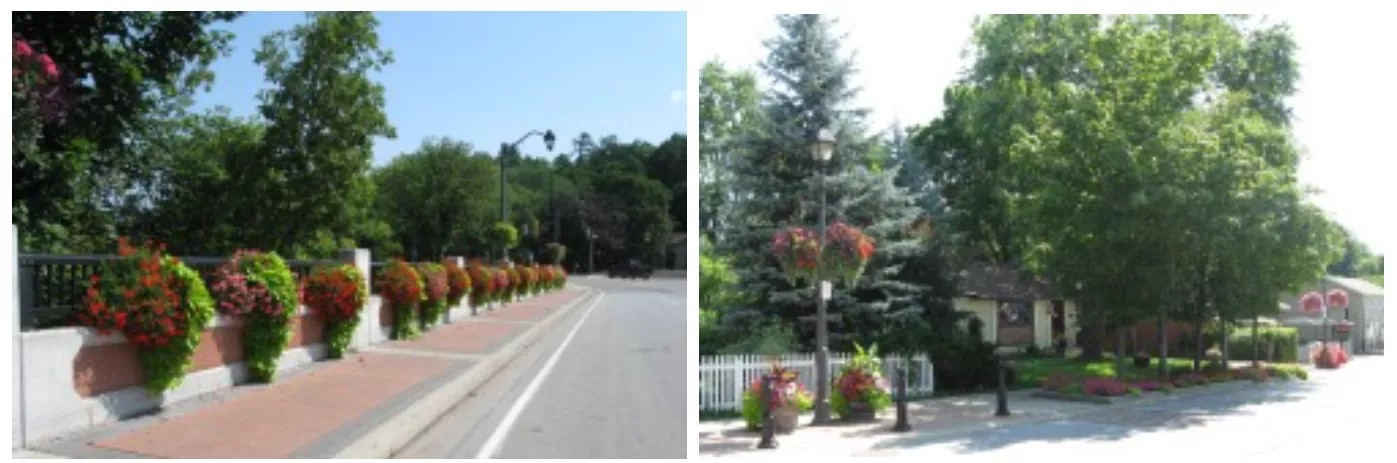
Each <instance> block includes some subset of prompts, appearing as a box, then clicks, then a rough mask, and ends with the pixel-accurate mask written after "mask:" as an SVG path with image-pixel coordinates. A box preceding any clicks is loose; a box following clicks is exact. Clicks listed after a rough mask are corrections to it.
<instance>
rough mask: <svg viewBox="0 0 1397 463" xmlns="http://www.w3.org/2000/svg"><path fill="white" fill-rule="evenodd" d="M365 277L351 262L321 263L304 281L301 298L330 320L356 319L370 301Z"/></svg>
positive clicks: (308, 305) (312, 308)
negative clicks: (331, 265)
mask: <svg viewBox="0 0 1397 463" xmlns="http://www.w3.org/2000/svg"><path fill="white" fill-rule="evenodd" d="M363 281H364V277H363V276H362V275H360V274H359V269H357V268H355V267H354V266H350V265H342V266H338V267H318V268H316V269H315V271H314V272H313V273H311V275H310V276H309V277H307V278H306V280H305V281H304V282H302V284H301V288H302V290H301V301H302V302H303V303H304V304H305V305H306V307H309V308H310V309H311V310H313V311H315V313H317V314H320V316H321V317H324V318H325V320H326V321H329V322H341V321H346V320H353V319H355V318H356V317H358V316H359V311H360V310H362V309H363V308H364V305H365V304H366V303H368V294H366V291H365V290H364V285H363Z"/></svg>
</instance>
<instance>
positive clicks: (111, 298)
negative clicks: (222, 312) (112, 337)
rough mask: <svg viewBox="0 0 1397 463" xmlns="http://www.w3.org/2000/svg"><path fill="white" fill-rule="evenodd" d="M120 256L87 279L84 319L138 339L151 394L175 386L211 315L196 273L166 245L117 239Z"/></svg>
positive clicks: (104, 329)
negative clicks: (134, 243)
mask: <svg viewBox="0 0 1397 463" xmlns="http://www.w3.org/2000/svg"><path fill="white" fill-rule="evenodd" d="M117 252H118V254H119V255H120V258H118V259H115V260H109V261H106V262H103V263H102V265H101V267H100V268H99V269H98V273H97V274H96V275H93V276H92V278H91V279H90V283H89V286H88V288H87V294H86V297H85V298H84V301H83V308H82V310H81V311H80V312H79V313H78V314H77V315H76V317H77V319H78V321H79V322H80V323H82V324H83V325H86V326H89V327H92V328H94V329H96V330H97V331H98V332H99V333H102V334H107V333H109V332H111V331H116V332H119V333H121V334H123V335H125V336H126V338H127V339H129V340H131V342H132V343H134V344H135V345H136V349H137V352H138V355H139V357H140V361H141V369H142V371H143V372H144V373H145V389H146V391H147V392H149V393H150V394H152V395H155V394H160V393H161V392H164V391H166V390H169V389H172V388H174V387H177V386H179V384H180V382H181V380H182V379H183V378H184V373H185V371H186V370H187V369H188V368H189V365H190V364H191V363H192V362H191V359H192V358H193V356H194V350H195V349H197V348H198V347H199V339H200V337H201V335H202V333H203V330H204V327H205V326H207V325H208V322H209V319H211V318H212V317H213V315H214V309H213V300H212V299H211V298H210V297H209V294H208V290H207V288H205V287H204V282H203V280H202V279H201V278H199V273H198V272H196V271H194V270H193V269H190V268H189V267H186V266H185V265H184V264H182V263H180V261H179V259H176V258H174V257H171V256H167V255H164V246H163V245H162V246H156V245H154V244H152V243H150V242H147V243H146V244H145V246H143V247H141V248H135V247H132V246H131V245H130V244H129V243H128V242H127V241H126V239H125V238H121V239H119V240H118V251H117Z"/></svg>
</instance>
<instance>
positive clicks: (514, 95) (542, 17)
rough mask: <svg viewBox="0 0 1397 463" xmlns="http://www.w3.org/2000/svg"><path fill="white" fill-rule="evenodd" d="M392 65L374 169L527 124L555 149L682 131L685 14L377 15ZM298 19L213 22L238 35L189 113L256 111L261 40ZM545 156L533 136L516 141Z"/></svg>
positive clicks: (281, 15) (294, 15)
mask: <svg viewBox="0 0 1397 463" xmlns="http://www.w3.org/2000/svg"><path fill="white" fill-rule="evenodd" d="M378 18H379V22H380V24H379V28H378V33H379V40H380V44H381V46H383V47H384V48H387V49H389V50H392V51H393V58H394V62H393V64H391V65H389V66H388V67H386V68H385V69H384V70H383V72H382V73H381V74H380V75H378V76H376V78H375V80H377V81H378V82H379V83H381V84H383V86H384V87H385V88H386V95H387V112H388V120H389V122H390V123H392V124H393V125H394V126H395V127H396V128H397V129H398V138H397V139H395V140H387V139H382V140H377V141H376V142H375V143H374V165H382V164H384V163H386V162H387V161H388V160H389V159H391V158H392V157H394V156H397V155H399V154H402V153H405V152H409V151H412V150H414V149H416V148H417V147H418V146H419V145H420V144H421V142H422V140H423V139H424V138H426V137H430V136H450V137H452V138H455V139H458V140H464V141H466V142H469V143H471V144H472V145H474V146H475V147H476V148H477V149H480V150H484V151H489V152H491V153H495V152H497V151H498V149H499V146H500V143H502V142H513V141H515V140H517V139H518V138H519V137H520V136H522V135H523V134H525V133H527V132H528V131H530V130H533V129H538V130H544V129H551V130H553V131H554V132H555V133H556V134H557V135H558V139H559V143H558V146H556V147H555V151H554V152H555V153H556V152H558V150H564V151H566V150H570V149H571V146H572V145H571V143H570V141H571V140H572V139H573V138H574V137H576V136H577V135H578V134H579V133H581V132H584V131H586V132H589V133H591V134H592V136H593V137H595V138H598V139H600V138H601V137H602V136H605V135H611V134H614V135H616V136H617V137H618V138H619V139H621V140H622V141H629V140H634V139H643V140H648V141H650V142H652V143H657V144H658V143H659V142H661V141H663V140H664V139H665V138H668V137H669V136H670V135H671V134H673V133H675V132H680V133H682V132H685V128H686V124H685V120H686V115H687V111H686V110H685V101H684V95H685V94H686V91H685V86H686V83H687V81H686V72H687V71H686V40H687V37H686V21H685V15H684V13H682V12H680V13H659V12H643V13H608V12H587V13H555V12H536V13H522V12H521V13H511V12H442V13H436V12H392V13H378ZM305 21H306V16H305V14H304V13H299V12H248V13H247V14H245V15H244V16H242V17H241V18H239V19H238V20H237V21H234V22H232V23H228V24H222V25H219V26H218V28H220V29H224V30H228V31H231V32H233V33H235V34H236V35H237V38H235V39H234V41H233V44H232V45H233V51H232V54H231V55H230V56H228V57H225V58H222V59H220V60H218V61H216V62H215V63H214V65H213V70H214V72H215V73H216V82H215V84H214V86H213V90H212V91H211V92H208V93H203V94H200V95H199V96H198V97H197V101H196V107H197V108H209V107H213V106H215V105H221V106H227V107H229V108H231V109H232V111H233V113H234V114H236V115H248V116H250V115H255V114H256V113H257V91H258V90H259V89H261V88H263V87H264V85H265V84H264V79H263V69H262V67H261V66H259V65H257V64H256V63H254V62H253V53H254V52H255V50H256V49H257V47H258V46H259V45H260V43H261V40H262V37H263V36H265V35H267V34H270V33H273V32H275V31H277V30H283V29H289V28H291V27H293V26H295V25H297V24H300V23H303V22H305ZM521 148H522V149H523V151H524V152H525V153H526V154H530V155H540V154H544V153H545V149H544V146H543V142H542V141H540V139H539V138H537V137H535V138H532V139H530V140H529V141H527V142H525V143H524V145H522V146H521Z"/></svg>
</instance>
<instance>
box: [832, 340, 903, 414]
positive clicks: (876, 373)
mask: <svg viewBox="0 0 1397 463" xmlns="http://www.w3.org/2000/svg"><path fill="white" fill-rule="evenodd" d="M854 349H855V353H854V357H853V358H851V359H849V363H846V364H845V365H844V367H843V368H841V370H840V372H839V376H838V377H837V378H835V380H834V388H833V389H834V390H833V391H831V394H830V409H831V410H833V411H834V412H835V413H836V414H838V415H839V416H840V417H848V416H849V413H850V412H851V409H850V407H849V403H851V402H867V403H868V405H869V407H871V408H872V409H873V412H874V413H877V412H880V411H883V410H885V409H887V408H888V406H890V405H892V394H890V393H889V392H888V382H887V380H886V379H885V378H884V377H883V368H882V362H881V361H880V360H879V359H878V357H877V355H878V346H877V345H876V344H875V345H873V346H870V347H869V349H868V350H864V348H863V346H860V345H858V344H857V343H855V344H854Z"/></svg>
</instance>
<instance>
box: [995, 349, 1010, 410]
mask: <svg viewBox="0 0 1397 463" xmlns="http://www.w3.org/2000/svg"><path fill="white" fill-rule="evenodd" d="M996 363H997V364H998V365H997V366H998V367H999V390H998V391H996V393H995V395H997V396H998V397H997V398H998V399H999V400H998V402H999V406H998V407H997V408H996V409H995V410H994V416H1009V391H1008V390H1006V389H1005V387H1004V369H1005V366H1004V361H1003V360H998V361H997V362H996Z"/></svg>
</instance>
